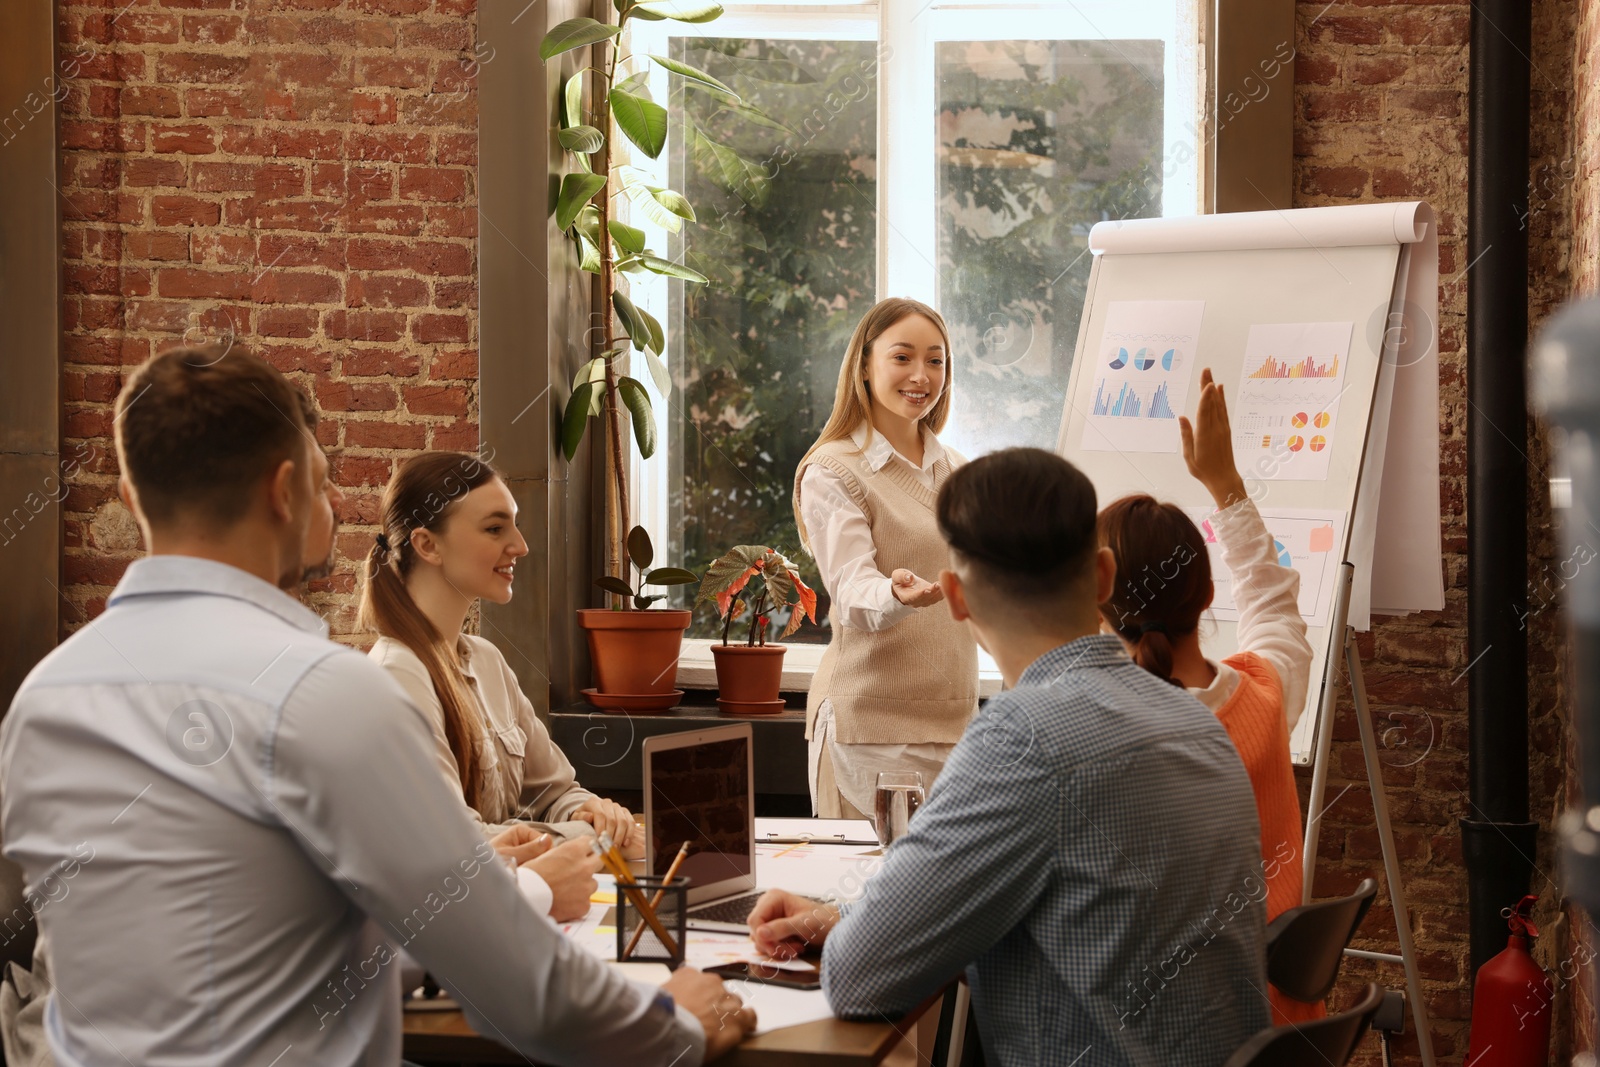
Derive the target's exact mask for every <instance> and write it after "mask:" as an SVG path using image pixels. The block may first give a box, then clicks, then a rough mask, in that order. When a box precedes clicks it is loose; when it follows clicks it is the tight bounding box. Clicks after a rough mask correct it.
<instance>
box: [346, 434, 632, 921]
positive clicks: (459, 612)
mask: <svg viewBox="0 0 1600 1067" xmlns="http://www.w3.org/2000/svg"><path fill="white" fill-rule="evenodd" d="M516 511H517V506H516V502H515V501H514V500H513V499H512V496H511V490H510V489H509V488H507V486H506V484H505V482H504V481H502V480H501V478H500V476H499V475H498V474H497V473H496V472H495V470H494V469H493V468H492V467H490V466H489V465H488V464H487V463H485V462H484V461H483V460H482V459H480V458H478V457H477V456H473V455H469V454H466V453H462V452H428V453H424V454H422V455H419V456H414V457H412V458H411V459H408V460H406V461H405V462H404V463H401V464H400V465H399V466H398V467H397V468H396V469H395V472H394V476H393V477H392V478H390V479H389V485H388V487H387V488H386V489H385V490H384V494H383V512H382V518H381V522H382V528H381V530H380V532H379V533H378V534H377V536H376V537H375V538H374V540H373V545H372V548H371V549H370V550H369V551H368V553H367V561H366V568H365V579H366V580H365V582H364V583H363V585H362V590H361V607H360V623H361V625H362V626H363V627H364V628H365V629H368V630H375V631H377V633H378V634H379V635H380V636H379V637H378V640H377V642H376V643H375V644H374V645H373V646H372V651H371V652H370V653H368V655H369V656H370V657H371V658H372V659H373V660H375V661H376V662H377V663H378V664H379V665H380V666H382V667H383V668H385V669H386V670H388V671H389V673H390V674H391V675H393V677H394V678H395V680H396V681H398V682H399V683H400V685H401V687H402V688H403V689H404V690H405V691H406V694H407V695H408V696H409V697H410V698H411V700H412V702H413V703H414V704H416V706H417V707H418V708H419V709H420V710H421V711H422V713H423V715H424V717H425V718H426V719H427V721H428V724H429V726H430V728H431V730H432V733H433V739H434V747H435V750H436V752H437V764H438V767H439V771H440V773H441V774H443V775H444V776H445V777H446V778H447V779H448V780H449V781H450V783H451V784H452V785H453V786H454V787H455V789H456V790H457V791H458V792H459V793H460V795H461V797H462V799H463V800H464V801H465V802H466V805H467V807H468V808H469V809H470V811H471V814H472V817H473V818H474V819H475V820H476V821H477V823H478V824H479V827H480V828H481V829H482V830H483V832H484V835H485V836H486V837H489V838H491V839H498V840H497V848H500V847H502V843H503V842H504V841H506V840H507V838H506V837H505V836H504V835H505V834H506V831H508V830H514V831H517V833H516V834H514V835H512V836H511V838H510V839H511V840H522V841H525V840H526V839H527V838H528V837H530V836H532V835H530V834H528V833H527V832H526V828H527V827H529V826H530V825H531V827H532V828H533V829H534V830H535V831H542V832H543V833H545V834H548V835H550V836H551V838H576V837H582V836H585V835H587V834H589V833H591V832H594V833H600V832H603V833H608V834H610V835H611V837H612V839H613V840H615V841H616V842H617V844H618V845H619V846H620V847H621V848H623V850H624V851H625V852H628V853H630V854H633V853H642V849H643V843H644V841H643V834H641V833H640V832H639V831H638V828H637V827H636V826H635V825H634V822H633V816H632V815H631V814H630V813H629V812H628V810H627V809H626V808H624V807H622V806H621V805H620V804H616V803H614V802H612V801H609V800H605V799H603V798H601V797H597V796H595V795H594V794H593V793H590V792H589V791H588V790H586V789H584V788H582V787H581V786H579V785H578V781H577V776H576V774H575V773H574V772H573V769H572V764H571V763H570V762H568V760H567V758H566V756H565V755H564V754H563V753H562V751H561V750H560V749H559V748H557V747H556V745H555V743H554V742H553V741H552V740H551V739H550V735H549V733H548V732H547V731H546V730H545V728H544V725H543V724H542V723H540V722H539V719H538V716H537V715H536V714H535V712H534V709H533V705H532V703H530V702H529V700H528V698H527V696H525V695H524V694H523V692H522V689H521V687H520V686H519V685H518V684H517V678H516V675H515V674H513V673H512V670H511V667H510V665H509V664H507V663H506V660H505V657H504V656H503V655H501V653H500V650H499V649H498V648H496V647H495V646H494V645H493V644H491V643H490V642H488V641H485V640H484V639H483V638H481V637H476V636H474V635H471V634H466V633H463V632H462V627H463V626H464V625H465V623H466V619H467V613H468V611H469V610H470V609H471V607H472V604H473V602H474V601H476V600H478V599H480V598H482V599H487V600H491V601H493V602H495V603H497V604H504V603H507V602H508V601H509V600H510V599H511V579H512V574H513V571H514V568H515V565H516V561H517V560H518V559H521V558H522V557H523V556H525V555H527V554H528V543H527V542H526V541H525V540H524V539H523V537H522V534H521V533H519V532H518V530H517V527H516ZM540 844H542V842H541V843H540ZM503 851H510V850H509V849H503ZM537 851H539V848H538V847H537V846H536V847H534V848H531V849H525V850H524V851H523V852H522V855H527V854H528V853H530V852H537ZM528 868H531V869H532V870H533V872H534V873H536V874H538V875H540V877H541V878H542V879H543V881H544V882H545V883H547V885H548V887H549V890H550V891H551V892H553V894H554V900H553V902H551V903H548V904H546V907H545V908H544V909H542V910H550V911H551V912H552V914H554V915H556V917H557V918H571V917H574V916H573V914H572V913H573V912H575V911H577V912H579V913H581V912H586V911H587V908H588V895H589V893H590V892H592V886H593V885H594V881H593V877H592V875H593V871H594V869H595V864H594V862H593V858H592V857H591V856H590V850H589V848H588V846H587V844H585V843H583V842H582V841H573V842H569V843H568V844H567V845H563V846H561V847H558V848H553V849H550V850H549V851H548V852H546V853H544V854H543V855H541V856H539V857H538V858H537V859H534V860H532V861H531V863H529V864H527V865H526V868H524V869H528ZM586 886H587V887H589V888H585V887H586ZM524 888H525V890H526V889H528V884H527V883H526V881H525V882H524ZM541 895H542V894H541V892H540V891H539V887H538V886H537V885H534V886H533V887H532V891H531V892H530V896H532V897H534V898H535V899H536V900H538V899H540V897H541ZM580 896H581V898H582V900H581V909H580V908H579V903H580V901H579V897H580Z"/></svg>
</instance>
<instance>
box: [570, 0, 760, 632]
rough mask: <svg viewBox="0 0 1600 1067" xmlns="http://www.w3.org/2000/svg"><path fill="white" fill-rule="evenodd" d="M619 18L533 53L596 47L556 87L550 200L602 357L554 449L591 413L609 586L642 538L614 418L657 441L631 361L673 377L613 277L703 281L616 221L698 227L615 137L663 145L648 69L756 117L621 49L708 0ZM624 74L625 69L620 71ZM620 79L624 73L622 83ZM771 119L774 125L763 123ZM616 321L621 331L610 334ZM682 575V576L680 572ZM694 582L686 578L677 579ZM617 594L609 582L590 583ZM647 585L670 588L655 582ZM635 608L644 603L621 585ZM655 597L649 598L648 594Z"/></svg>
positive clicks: (653, 323) (722, 91)
mask: <svg viewBox="0 0 1600 1067" xmlns="http://www.w3.org/2000/svg"><path fill="white" fill-rule="evenodd" d="M613 4H614V6H615V8H616V12H617V21H616V22H615V23H604V22H600V21H598V20H596V19H592V18H575V19H569V20H567V21H566V22H563V23H561V24H560V25H557V26H555V27H553V28H552V29H551V30H550V32H549V33H548V34H546V35H545V38H544V41H543V42H542V43H541V44H540V47H539V54H540V57H541V58H542V59H544V60H545V61H547V62H548V61H549V60H551V59H554V58H555V57H557V56H560V55H562V54H564V53H566V52H570V51H572V50H574V49H577V48H584V47H590V46H592V47H593V53H592V63H591V64H590V65H589V66H588V67H584V68H581V69H579V70H578V71H577V72H576V73H574V74H573V75H572V76H571V77H570V78H568V79H567V81H566V83H565V84H564V85H563V87H562V92H561V116H560V130H559V131H558V134H557V137H558V139H559V141H560V143H561V147H562V148H563V149H565V150H566V152H567V154H568V155H569V157H570V158H571V160H572V162H573V166H572V169H571V170H570V171H569V172H568V173H566V174H565V175H563V176H562V179H561V186H560V190H559V192H558V193H557V196H556V209H555V215H556V223H557V225H558V226H559V227H560V228H561V229H562V231H563V232H565V233H566V235H567V236H568V237H569V238H570V239H571V240H572V241H573V242H574V243H575V244H576V246H577V251H578V258H579V264H580V266H581V267H582V268H583V269H584V270H586V271H589V272H590V273H593V274H595V275H598V278H599V284H600V288H601V293H602V294H603V298H604V302H605V306H606V309H607V314H606V315H605V324H604V328H603V330H602V331H601V341H600V351H599V353H598V354H597V355H595V356H594V357H593V358H591V359H589V360H588V361H587V362H585V363H584V365H583V366H582V367H581V368H579V370H578V373H577V376H576V377H575V378H574V379H573V383H572V396H571V398H570V399H569V400H568V401H567V405H566V408H565V409H564V411H563V415H562V420H561V448H562V451H563V453H564V454H565V455H566V458H567V460H568V461H569V462H570V461H571V460H572V458H573V457H574V456H575V455H576V454H577V451H578V447H579V445H580V444H582V442H583V437H584V434H585V433H586V432H587V429H588V426H589V421H590V419H591V417H594V416H599V417H600V419H601V422H602V425H603V426H604V432H605V434H606V439H607V441H606V447H607V454H608V461H607V464H606V468H607V478H606V505H605V506H606V573H607V575H610V576H615V577H616V578H617V579H618V581H617V583H616V584H617V585H618V586H622V585H625V584H626V583H625V582H624V581H623V580H622V579H624V578H625V575H626V570H625V568H626V566H627V556H626V554H625V551H626V548H627V546H628V544H629V543H630V542H633V541H636V540H637V538H638V536H639V534H640V533H641V532H642V531H640V530H639V529H638V528H633V529H630V528H629V521H628V511H629V506H628V505H629V493H628V462H627V454H626V450H625V448H624V446H623V429H622V425H623V424H622V419H623V415H622V411H623V410H624V409H626V411H627V413H628V418H629V419H630V420H631V423H632V427H633V437H634V442H635V443H636V444H637V446H638V448H639V453H640V455H641V456H643V457H644V458H646V459H648V458H650V456H652V455H653V454H654V453H655V450H656V447H657V443H658V431H657V428H656V420H655V414H654V412H653V410H652V404H651V400H650V394H649V392H648V391H647V390H646V389H645V387H644V384H643V383H642V382H640V381H639V380H638V379H637V378H634V377H631V376H630V375H629V374H627V373H626V371H627V369H628V367H629V362H630V361H629V358H628V357H629V354H630V351H631V350H635V349H636V350H637V351H638V353H639V354H640V356H641V357H642V359H643V362H644V364H645V366H646V368H647V370H648V372H649V374H650V376H651V377H652V378H653V379H654V381H655V385H656V388H657V390H658V391H659V392H660V393H661V394H662V395H663V396H665V395H667V394H668V393H669V392H670V391H671V389H672V378H671V375H670V374H669V373H668V371H667V366H666V363H665V362H664V360H663V358H662V357H663V354H664V351H665V347H666V337H665V334H664V331H663V330H662V327H661V323H660V322H659V321H658V320H657V319H656V318H655V316H653V315H651V314H650V313H649V312H647V311H645V310H644V309H642V308H640V307H638V306H636V305H635V304H634V303H633V301H632V300H630V299H629V298H628V295H627V294H626V293H625V292H623V290H622V289H621V287H620V281H621V279H620V277H619V275H626V274H630V273H636V272H641V271H648V272H651V273H653V274H658V275H664V276H666V277H669V278H680V279H682V280H683V281H685V282H689V283H694V284H705V282H706V278H705V276H704V275H703V274H701V273H700V272H698V271H695V270H693V269H691V268H689V267H687V266H685V265H683V264H682V263H678V262H674V261H672V260H671V259H668V258H667V257H666V256H664V255H661V254H660V253H659V252H657V251H656V250H654V249H652V248H650V247H648V246H647V244H646V240H647V237H646V234H645V232H644V231H643V230H642V229H640V228H638V227H636V226H630V225H628V223H626V222H624V221H622V220H621V219H619V218H617V217H616V211H615V210H614V208H615V202H616V201H617V200H619V199H623V200H626V201H627V203H628V204H629V205H630V207H631V209H632V211H633V212H635V213H637V215H638V216H639V217H641V218H644V219H648V220H649V221H650V222H651V223H652V224H654V225H655V226H658V227H660V228H662V229H665V230H666V231H668V232H669V233H679V232H681V231H682V229H683V224H684V223H685V222H693V221H695V213H694V208H693V207H691V206H690V204H689V201H688V200H686V199H685V198H684V197H683V195H682V194H680V193H677V192H674V191H673V190H671V189H668V188H664V187H662V186H659V185H655V184H652V182H651V180H650V178H649V177H648V175H646V174H644V173H643V172H642V171H640V170H639V169H637V168H634V167H631V166H628V165H627V164H626V163H621V162H619V161H618V156H619V155H620V153H617V152H614V151H613V146H614V144H615V139H616V135H617V134H618V133H620V134H621V136H623V137H624V138H626V139H627V141H628V142H629V144H631V145H632V146H633V148H634V149H636V150H637V151H639V152H642V153H644V154H645V155H646V156H648V157H650V158H651V159H656V158H659V157H660V155H661V152H662V150H663V149H664V148H665V147H666V143H667V128H668V122H667V118H668V115H667V109H666V108H664V107H663V106H661V105H660V104H658V103H657V102H656V101H655V100H653V99H651V97H650V93H649V90H648V88H647V87H646V84H645V83H646V81H647V78H648V75H649V70H650V67H651V66H652V65H653V66H655V67H658V68H660V69H661V70H664V71H666V72H667V73H668V74H669V75H671V76H672V78H673V79H675V80H676V81H678V82H680V83H681V84H682V86H683V87H684V88H685V90H688V91H694V92H701V93H708V94H711V95H712V96H713V97H714V98H716V99H717V100H718V101H719V102H720V103H721V104H722V105H723V106H725V107H728V108H731V109H733V110H735V111H737V112H740V113H745V114H748V115H750V117H752V118H757V119H759V118H762V117H763V116H760V114H759V113H758V112H756V111H755V109H753V108H750V107H748V105H746V104H745V103H744V102H743V101H742V100H741V99H740V98H739V96H738V94H737V93H735V92H734V91H733V90H732V89H730V88H729V87H728V86H727V85H725V84H724V83H722V82H721V81H718V80H717V79H716V78H714V77H712V76H711V75H710V74H707V73H706V72H705V71H703V70H700V69H698V68H696V67H693V66H690V65H689V64H686V63H681V62H678V61H676V60H673V59H670V58H668V57H666V56H659V55H650V54H647V55H644V56H640V55H637V54H635V53H633V52H631V51H629V50H626V48H625V45H624V43H623V42H625V41H626V37H625V36H624V31H625V30H626V29H627V26H628V24H629V23H630V22H632V21H634V20H644V21H652V22H655V21H661V20H664V19H672V20H675V21H678V22H687V23H703V22H710V21H712V20H714V19H716V18H717V17H719V16H720V15H721V14H722V5H721V4H719V3H714V2H710V0H613ZM630 70H631V73H625V72H628V71H630ZM624 73H625V76H622V75H623V74H624ZM587 75H593V76H594V77H597V78H598V79H599V84H598V85H597V86H593V87H592V88H593V90H594V91H593V92H591V93H590V94H588V96H589V98H590V99H591V100H592V102H593V106H592V109H590V110H591V112H592V113H586V108H585V102H586V101H585V97H586V94H585V87H586V84H587V77H586V76H587ZM768 121H770V120H768ZM689 134H690V136H691V137H693V138H694V140H695V142H696V143H695V146H694V147H695V148H696V150H697V151H705V150H711V149H713V148H714V149H718V150H721V151H722V152H724V153H726V155H727V156H728V157H729V158H730V160H733V161H736V162H738V163H739V164H740V165H741V168H742V172H743V173H744V174H745V175H746V180H748V181H752V182H764V181H765V175H764V174H762V173H761V172H760V168H759V167H757V166H756V165H754V164H751V163H749V162H748V161H746V160H743V159H741V158H740V157H738V156H737V154H736V153H734V152H733V151H732V149H729V148H726V146H723V145H715V146H707V145H705V144H702V143H701V142H703V141H704V140H705V138H704V136H703V134H701V133H700V132H699V131H698V130H690V131H689ZM619 326H620V329H619V328H618V327H619ZM684 573H687V572H684ZM674 577H679V578H680V582H679V583H674V584H681V582H683V581H692V580H693V576H692V575H690V576H689V578H688V579H682V578H681V576H679V575H674ZM596 584H600V585H602V588H606V589H607V590H608V591H610V592H613V593H614V594H616V595H618V596H622V595H623V593H622V590H621V589H620V588H613V587H612V583H609V582H607V583H598V582H597V583H596ZM651 584H667V583H664V582H661V581H660V578H659V577H657V579H656V581H655V582H652V583H651ZM629 595H632V596H633V597H634V601H635V604H638V605H639V606H645V604H648V602H649V601H648V600H646V601H645V604H639V601H640V600H641V599H643V598H640V597H639V596H638V594H637V591H635V590H631V589H630V590H629ZM650 599H656V598H650Z"/></svg>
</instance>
